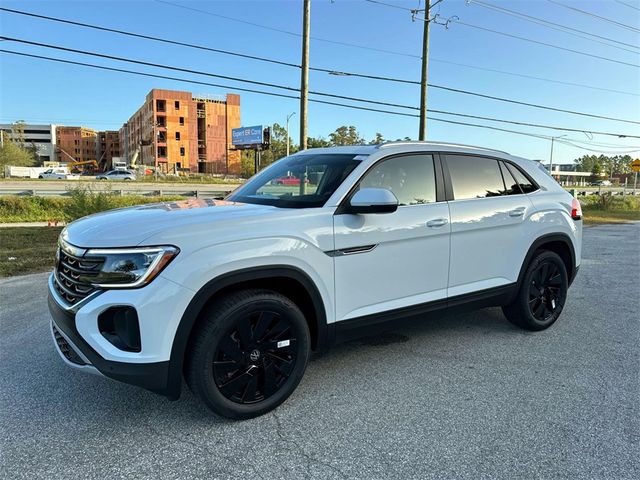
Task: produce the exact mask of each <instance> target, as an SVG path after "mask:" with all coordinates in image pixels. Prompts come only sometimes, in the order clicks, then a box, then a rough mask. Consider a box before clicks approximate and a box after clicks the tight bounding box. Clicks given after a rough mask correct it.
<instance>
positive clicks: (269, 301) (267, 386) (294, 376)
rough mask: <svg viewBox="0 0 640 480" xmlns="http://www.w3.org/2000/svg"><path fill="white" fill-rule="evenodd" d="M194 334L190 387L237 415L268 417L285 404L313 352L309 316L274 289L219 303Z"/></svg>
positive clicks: (220, 408) (209, 403) (211, 405)
mask: <svg viewBox="0 0 640 480" xmlns="http://www.w3.org/2000/svg"><path fill="white" fill-rule="evenodd" d="M192 338H193V340H192V341H191V343H190V353H189V358H188V361H187V367H186V372H185V374H186V378H187V383H188V384H189V387H190V388H191V390H192V391H193V392H194V393H195V394H196V395H197V396H198V397H200V399H201V400H202V401H203V402H204V403H205V404H206V405H207V406H208V407H209V408H210V409H211V410H213V411H214V412H215V413H217V414H219V415H222V416H224V417H228V418H234V419H246V418H252V417H255V416H258V415H262V414H263V413H266V412H268V411H270V410H272V409H274V408H276V407H277V406H278V405H280V404H281V403H282V402H284V401H285V400H286V399H287V398H288V397H289V396H290V395H291V393H292V392H293V391H294V390H295V388H296V387H297V386H298V383H299V382H300V380H301V378H302V375H303V374H304V371H305V368H306V366H307V360H308V358H309V351H310V336H309V329H308V326H307V322H306V320H305V318H304V315H303V314H302V312H301V311H300V309H299V308H298V307H297V306H296V305H295V304H294V303H293V302H292V301H291V300H290V299H289V298H287V297H285V296H283V295H280V294H279V293H276V292H272V291H270V290H244V291H240V292H236V293H232V294H229V295H227V296H225V297H223V298H221V299H219V300H217V301H215V302H214V303H213V304H212V305H211V306H210V307H209V308H208V309H207V311H206V312H205V313H204V317H203V318H202V319H201V322H200V324H199V326H198V327H197V329H196V331H195V332H194V333H193V337H192Z"/></svg>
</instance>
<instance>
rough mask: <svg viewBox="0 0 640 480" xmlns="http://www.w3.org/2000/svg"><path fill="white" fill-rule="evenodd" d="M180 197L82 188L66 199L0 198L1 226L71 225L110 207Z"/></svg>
mask: <svg viewBox="0 0 640 480" xmlns="http://www.w3.org/2000/svg"><path fill="white" fill-rule="evenodd" d="M182 198H183V197H180V196H176V195H173V196H162V197H143V196H140V195H115V194H113V193H110V192H91V190H89V189H85V188H82V187H78V188H75V189H73V190H71V191H70V196H69V197H39V196H34V197H26V196H17V195H4V196H0V223H17V222H49V221H55V220H57V221H63V222H71V221H73V220H76V219H78V218H81V217H84V216H86V215H91V214H93V213H98V212H103V211H105V210H111V209H113V208H121V207H130V206H133V205H141V204H145V203H154V202H170V201H175V200H181V199H182Z"/></svg>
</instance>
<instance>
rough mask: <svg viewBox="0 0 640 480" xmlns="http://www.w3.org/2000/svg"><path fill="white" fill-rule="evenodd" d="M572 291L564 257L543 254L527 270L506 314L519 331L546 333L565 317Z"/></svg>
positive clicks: (536, 257)
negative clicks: (562, 316) (569, 295)
mask: <svg viewBox="0 0 640 480" xmlns="http://www.w3.org/2000/svg"><path fill="white" fill-rule="evenodd" d="M568 288H569V284H568V275H567V269H566V267H565V265H564V262H563V261H562V259H561V258H560V256H558V254H556V253H554V252H550V251H546V250H543V251H540V252H538V253H537V254H536V255H535V256H534V258H533V260H531V263H530V264H529V266H528V267H527V270H526V272H525V274H524V277H523V279H522V284H521V285H520V289H519V290H518V293H517V295H516V298H515V300H514V302H513V303H512V304H511V305H507V306H503V307H502V311H503V313H504V315H505V317H507V320H509V321H510V322H511V323H513V324H514V325H517V326H518V327H521V328H524V329H526V330H533V331H538V330H544V329H545V328H549V327H550V326H551V325H553V323H554V322H555V321H556V320H557V319H558V317H559V316H560V314H561V313H562V309H563V308H564V304H565V302H566V300H567V290H568Z"/></svg>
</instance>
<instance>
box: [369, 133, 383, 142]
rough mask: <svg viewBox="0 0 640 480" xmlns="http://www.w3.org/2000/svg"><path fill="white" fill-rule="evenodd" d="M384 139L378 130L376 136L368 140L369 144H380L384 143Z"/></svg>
mask: <svg viewBox="0 0 640 480" xmlns="http://www.w3.org/2000/svg"><path fill="white" fill-rule="evenodd" d="M384 142H385V139H384V137H383V136H382V134H381V133H380V132H376V137H375V138H374V139H373V140H371V141H370V142H369V145H380V144H381V143H384Z"/></svg>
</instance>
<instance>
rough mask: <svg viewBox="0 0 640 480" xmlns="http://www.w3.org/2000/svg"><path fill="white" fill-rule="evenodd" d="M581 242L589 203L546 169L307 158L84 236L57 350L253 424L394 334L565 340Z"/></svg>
mask: <svg viewBox="0 0 640 480" xmlns="http://www.w3.org/2000/svg"><path fill="white" fill-rule="evenodd" d="M283 177H287V178H289V177H295V178H297V179H298V181H297V182H288V183H287V184H278V182H274V180H275V179H278V178H283ZM581 235H582V221H581V210H580V204H579V203H578V202H577V201H576V200H575V199H574V198H573V197H572V196H571V195H570V194H569V193H567V192H566V191H564V190H563V189H562V188H561V187H560V186H559V185H558V184H557V183H556V182H555V181H554V180H553V179H552V178H551V177H550V176H549V175H548V174H547V173H546V171H545V170H544V169H543V168H540V167H539V166H538V165H537V164H536V163H535V162H533V161H530V160H525V159H522V158H517V157H513V156H511V155H508V154H506V153H503V152H499V151H495V150H487V149H482V148H477V147H467V146H461V145H451V144H438V143H422V142H403V143H389V144H383V145H379V146H352V147H338V148H327V149H312V150H306V151H303V152H299V153H297V154H295V155H292V156H290V157H287V158H284V159H282V160H280V161H278V162H276V163H274V164H273V165H271V166H269V167H268V168H266V169H265V170H263V171H262V172H260V173H259V174H258V175H256V176H254V177H253V178H252V179H251V180H249V181H248V182H247V183H246V184H245V185H243V186H242V187H240V188H239V189H237V190H236V191H235V192H233V193H232V194H231V195H230V196H229V197H228V198H227V199H226V200H225V201H215V200H203V199H194V200H186V201H180V202H174V203H162V204H154V205H144V206H138V207H133V208H126V209H119V210H115V211H112V212H107V213H103V214H97V215H92V216H90V217H86V218H84V219H82V220H79V221H77V222H74V223H72V224H70V225H69V226H68V227H67V228H66V229H65V230H64V231H63V233H62V234H61V236H60V242H59V243H60V248H59V250H58V257H57V264H56V269H55V271H54V272H53V274H52V275H51V277H50V279H49V307H50V311H51V314H52V317H53V322H52V324H51V327H52V333H53V337H54V340H55V343H56V345H57V348H58V350H59V352H60V354H61V356H62V358H63V359H64V360H65V361H66V363H68V364H69V365H71V366H73V367H76V368H78V369H82V370H87V371H93V372H98V373H101V374H103V375H106V376H107V377H111V378H113V379H116V380H121V381H124V382H127V383H131V384H134V385H138V386H141V387H144V388H147V389H149V390H152V391H154V392H157V393H161V394H163V395H166V396H167V397H169V398H171V399H176V398H178V396H179V395H180V388H181V382H182V378H183V375H184V377H186V380H187V383H188V384H189V386H190V388H191V389H192V390H193V391H194V392H195V393H196V394H197V395H198V396H199V397H200V398H201V399H202V400H203V401H204V402H205V403H206V404H207V405H208V406H209V407H210V408H211V409H212V410H213V411H214V412H217V413H218V414H220V415H223V416H227V417H231V418H249V417H253V416H256V415H260V414H262V413H265V412H267V411H269V410H271V409H273V408H275V407H276V406H277V405H279V404H280V403H282V402H283V401H284V400H285V399H286V398H287V397H288V396H289V395H290V394H291V393H292V392H293V390H294V389H295V388H296V386H297V385H298V383H299V382H300V379H301V378H302V375H303V373H304V371H305V367H306V365H307V360H308V358H309V354H310V352H311V351H323V350H325V349H326V348H327V347H328V346H329V345H331V344H332V343H333V342H335V341H336V340H340V339H344V338H348V337H352V336H353V335H354V334H355V333H356V332H360V333H362V332H364V333H365V334H372V333H373V332H376V331H379V329H378V327H379V326H380V325H382V324H384V325H385V328H389V326H390V325H391V326H396V327H397V325H398V322H399V320H400V319H403V318H412V319H416V318H417V317H424V316H425V315H426V314H427V313H430V312H434V311H442V310H443V309H447V308H451V307H460V306H465V307H471V308H478V307H484V306H502V307H503V311H504V313H505V315H506V317H507V318H508V319H509V320H510V321H511V322H513V323H514V324H516V325H518V326H520V327H523V328H526V329H529V330H542V329H544V328H547V327H549V326H550V325H551V324H552V323H553V322H555V321H556V319H557V318H558V316H559V315H560V313H561V312H562V309H563V307H564V305H565V301H566V299H567V289H568V287H569V285H570V284H571V282H572V280H573V279H574V277H575V275H576V272H577V270H578V266H579V264H580V249H581ZM389 322H391V323H389ZM394 322H395V323H394Z"/></svg>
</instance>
